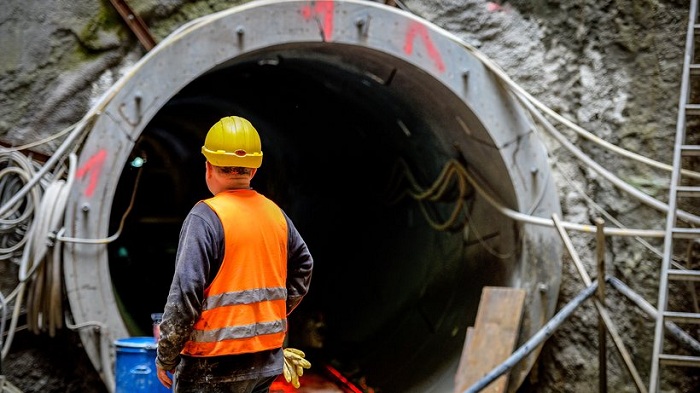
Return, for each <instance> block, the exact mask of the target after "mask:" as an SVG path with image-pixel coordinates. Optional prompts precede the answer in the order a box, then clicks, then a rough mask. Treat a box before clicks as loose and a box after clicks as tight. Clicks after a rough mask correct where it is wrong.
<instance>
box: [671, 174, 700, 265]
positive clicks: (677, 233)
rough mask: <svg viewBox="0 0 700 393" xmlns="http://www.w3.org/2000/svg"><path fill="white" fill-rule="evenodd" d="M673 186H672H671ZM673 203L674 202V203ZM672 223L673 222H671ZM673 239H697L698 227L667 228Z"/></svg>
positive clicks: (699, 230)
mask: <svg viewBox="0 0 700 393" xmlns="http://www.w3.org/2000/svg"><path fill="white" fill-rule="evenodd" d="M672 187H673V186H672ZM674 202H675V198H674ZM674 205H675V203H674ZM671 225H673V224H671ZM669 232H670V235H671V236H672V237H673V239H689V240H692V239H697V238H699V237H700V228H681V227H676V228H672V229H670V230H669ZM669 258H670V257H669Z"/></svg>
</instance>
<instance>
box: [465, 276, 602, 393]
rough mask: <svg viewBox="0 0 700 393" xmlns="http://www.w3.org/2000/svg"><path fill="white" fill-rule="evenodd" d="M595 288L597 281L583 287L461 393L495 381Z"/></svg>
mask: <svg viewBox="0 0 700 393" xmlns="http://www.w3.org/2000/svg"><path fill="white" fill-rule="evenodd" d="M597 289H598V282H597V281H596V282H593V283H592V284H591V285H589V286H588V287H586V288H584V289H583V290H582V291H581V292H580V293H579V294H578V295H576V297H575V298H573V299H572V300H571V301H570V302H569V303H567V304H566V305H565V306H564V307H563V308H562V309H561V310H560V311H559V312H558V313H557V314H556V315H554V317H552V319H550V320H549V322H547V323H546V324H545V325H544V326H543V327H542V329H540V330H538V331H537V333H535V334H534V335H533V336H532V337H531V338H530V339H529V340H528V341H527V342H526V343H525V344H523V345H522V346H520V348H518V349H517V350H516V351H515V352H513V354H512V355H510V357H509V358H508V359H506V360H505V361H504V362H503V363H501V364H500V365H498V366H497V367H496V368H494V369H493V370H491V371H490V372H489V373H488V374H486V375H485V376H484V377H483V378H481V379H480V380H478V381H476V383H475V384H474V385H472V386H470V387H469V388H468V389H467V390H465V391H464V392H463V393H476V392H480V391H481V390H482V389H484V388H486V387H487V386H489V384H491V382H493V381H495V380H496V379H497V378H498V377H500V376H502V375H503V374H505V373H507V372H508V371H510V369H512V368H513V367H515V366H516V365H517V364H518V362H520V361H521V360H522V359H524V358H525V357H526V356H527V355H529V354H530V352H532V351H533V350H535V348H537V347H538V346H539V345H540V344H542V343H543V342H545V341H546V340H547V339H548V338H550V337H551V336H552V334H554V332H555V331H556V330H557V328H558V327H559V325H561V324H562V323H563V322H564V321H566V319H567V318H569V317H570V316H571V314H573V312H574V311H576V309H577V308H578V307H579V306H580V305H581V304H583V302H584V301H586V299H588V298H589V297H591V296H592V295H593V294H594V293H595V291H596V290H597Z"/></svg>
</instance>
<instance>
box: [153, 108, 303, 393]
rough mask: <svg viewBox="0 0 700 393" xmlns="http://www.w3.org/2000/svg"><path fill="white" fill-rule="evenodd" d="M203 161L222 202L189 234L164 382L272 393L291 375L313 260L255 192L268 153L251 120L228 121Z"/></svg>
mask: <svg viewBox="0 0 700 393" xmlns="http://www.w3.org/2000/svg"><path fill="white" fill-rule="evenodd" d="M202 153H203V154H204V156H205V157H206V183H207V187H208V188H209V191H210V192H211V193H212V194H213V195H214V196H213V197H211V198H209V199H206V200H203V201H200V202H198V203H197V204H195V206H194V207H193V208H192V210H191V211H190V212H189V214H188V215H187V217H186V218H185V221H184V223H183V225H182V229H181V231H180V240H179V244H178V250H177V256H176V260H175V274H174V277H173V281H172V284H171V286H170V292H169V294H168V299H167V303H166V304H165V309H164V312H163V320H162V322H161V323H160V340H159V341H158V350H157V358H156V366H157V369H158V379H159V380H160V381H161V383H162V384H163V385H165V386H166V387H167V388H171V386H172V387H173V388H174V391H175V392H207V393H216V392H236V393H251V392H254V393H259V392H269V389H270V386H271V384H272V382H273V381H274V380H275V379H276V377H277V376H278V375H280V374H282V371H283V365H284V368H285V376H287V375H286V374H287V369H286V365H285V360H284V354H285V353H286V352H283V349H282V344H283V341H284V338H285V334H286V330H287V319H286V318H287V316H288V315H289V314H290V313H291V312H292V310H294V308H295V307H296V306H297V305H298V304H299V302H300V301H301V300H302V298H303V297H304V296H305V295H306V294H307V292H308V289H309V283H310V280H311V272H312V268H313V259H312V257H311V254H310V253H309V249H308V248H307V245H306V243H305V242H304V240H303V239H302V237H301V236H300V234H299V232H298V231H297V229H296V228H295V227H294V225H293V223H292V221H291V220H290V219H289V217H287V215H286V213H284V212H283V211H282V210H281V208H280V207H278V206H277V205H276V204H275V203H274V202H272V201H271V200H269V199H268V198H266V197H265V196H263V195H262V194H260V193H258V192H257V191H255V190H253V189H252V188H251V186H250V181H251V179H252V178H253V176H255V173H256V172H257V170H258V168H259V167H260V165H261V163H262V149H261V142H260V136H259V135H258V132H257V131H256V130H255V128H254V127H253V125H252V124H251V123H250V122H249V121H248V120H246V119H244V118H242V117H237V116H231V117H224V118H222V119H221V120H219V121H218V122H217V123H216V124H214V125H213V126H212V127H211V129H210V130H209V132H208V133H207V136H206V139H205V142H204V146H203V147H202ZM284 351H286V349H285V350H284ZM166 371H169V372H171V373H173V374H174V381H173V380H171V378H170V376H169V375H168V374H167V372H166ZM173 385H174V386H173Z"/></svg>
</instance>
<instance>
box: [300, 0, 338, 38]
mask: <svg viewBox="0 0 700 393" xmlns="http://www.w3.org/2000/svg"><path fill="white" fill-rule="evenodd" d="M334 8H335V4H334V2H332V1H318V2H311V5H305V6H304V7H302V9H301V15H302V16H303V17H304V20H307V21H308V20H309V19H315V20H316V22H317V23H318V25H319V26H318V27H319V28H320V29H321V33H322V34H323V40H324V41H330V40H331V37H332V36H333V16H334V13H333V12H334Z"/></svg>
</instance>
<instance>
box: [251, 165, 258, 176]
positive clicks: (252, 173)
mask: <svg viewBox="0 0 700 393" xmlns="http://www.w3.org/2000/svg"><path fill="white" fill-rule="evenodd" d="M250 169H251V171H250V178H251V179H252V178H253V176H255V174H256V173H257V172H258V168H250Z"/></svg>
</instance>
